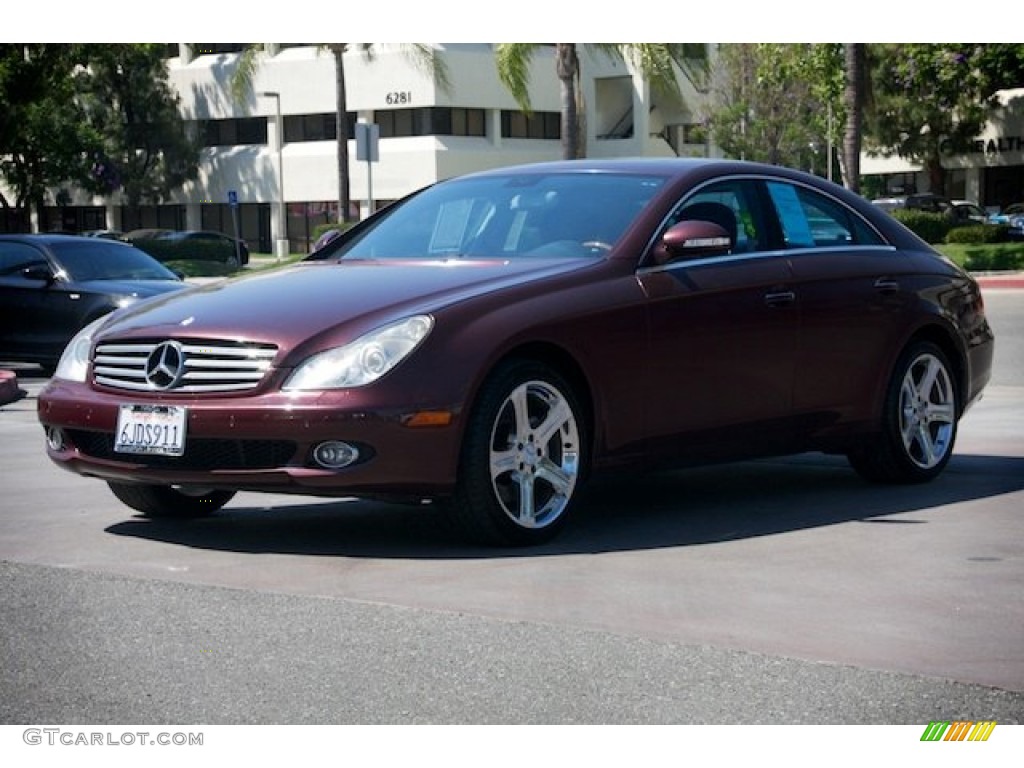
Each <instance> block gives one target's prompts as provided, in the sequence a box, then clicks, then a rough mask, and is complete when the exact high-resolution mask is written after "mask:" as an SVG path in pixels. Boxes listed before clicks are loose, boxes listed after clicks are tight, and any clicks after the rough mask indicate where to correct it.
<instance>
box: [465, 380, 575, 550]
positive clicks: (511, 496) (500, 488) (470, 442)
mask: <svg viewBox="0 0 1024 768" xmlns="http://www.w3.org/2000/svg"><path fill="white" fill-rule="evenodd" d="M585 438H586V431H585V424H584V421H583V418H582V412H581V410H580V406H579V403H578V400H577V398H576V396H575V394H574V392H573V390H572V387H571V386H570V385H569V383H568V382H567V381H565V379H564V378H563V377H562V376H560V375H559V374H558V373H557V372H555V371H553V370H551V369H550V368H548V367H547V366H544V365H541V364H539V363H536V362H531V361H510V362H507V363H505V364H503V365H502V366H500V367H499V368H498V369H497V370H496V371H495V373H494V374H493V375H492V376H491V378H490V379H489V381H488V382H487V384H486V385H485V387H484V389H483V391H482V394H481V396H480V398H479V400H478V402H477V405H476V407H475V408H474V410H473V412H472V414H471V416H470V422H469V424H468V426H467V431H466V438H465V442H464V445H463V448H462V459H461V462H460V467H459V479H458V484H457V488H456V493H455V495H454V498H453V499H452V500H451V502H450V504H449V507H450V513H451V516H452V517H453V518H454V520H455V522H456V524H457V525H458V526H459V528H460V530H461V532H462V533H463V534H465V535H467V536H468V537H469V538H470V539H472V540H474V541H477V542H480V543H484V544H491V545H515V546H524V545H532V544H539V543H542V542H545V541H548V540H549V539H551V538H552V537H554V536H555V535H556V534H557V533H558V532H559V531H560V530H561V529H562V527H563V526H564V525H565V522H566V519H567V518H568V516H569V512H570V510H571V507H572V503H573V500H574V498H575V496H576V494H577V491H578V490H579V487H580V485H581V481H582V477H583V474H584V468H585V461H586V449H585Z"/></svg>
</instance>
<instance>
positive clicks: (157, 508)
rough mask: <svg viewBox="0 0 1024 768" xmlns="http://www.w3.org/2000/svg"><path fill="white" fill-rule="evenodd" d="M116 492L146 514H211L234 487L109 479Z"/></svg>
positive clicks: (126, 501) (224, 502)
mask: <svg viewBox="0 0 1024 768" xmlns="http://www.w3.org/2000/svg"><path fill="white" fill-rule="evenodd" d="M107 485H108V486H109V487H110V490H111V491H113V493H114V495H115V496H117V498H118V499H120V500H121V502H122V503H124V504H127V505H128V506H129V507H131V508H132V509H134V510H136V511H138V512H141V513H142V514H143V515H145V516H146V517H177V518H190V517H205V516H207V515H212V514H213V513H214V512H216V511H217V510H218V509H220V508H221V507H223V506H224V505H225V504H227V503H228V502H229V501H231V499H232V498H234V495H235V492H234V491H217V490H212V489H208V488H195V489H190V488H181V489H179V488H172V487H170V486H166V485H140V484H136V483H115V482H108V483H107Z"/></svg>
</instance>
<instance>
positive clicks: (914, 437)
mask: <svg viewBox="0 0 1024 768" xmlns="http://www.w3.org/2000/svg"><path fill="white" fill-rule="evenodd" d="M899 412H900V434H901V436H902V438H903V447H904V450H905V451H906V453H907V457H908V458H909V459H910V460H911V461H912V462H913V463H914V464H916V465H917V466H918V467H920V468H921V469H931V468H932V467H934V466H936V465H937V464H938V463H939V462H941V461H942V460H943V459H944V458H945V457H946V454H947V453H948V452H949V451H950V450H951V449H952V445H953V436H954V434H955V431H956V430H955V426H956V394H955V391H954V389H953V384H952V382H951V381H950V378H949V372H948V371H947V370H946V366H945V365H944V364H943V363H942V361H940V360H939V359H938V358H937V357H935V356H934V355H932V354H928V353H924V354H922V355H920V356H919V357H917V358H916V359H915V360H914V361H913V362H912V363H911V364H910V366H909V367H908V368H907V372H906V374H905V375H904V377H903V383H902V385H901V388H900V411H899Z"/></svg>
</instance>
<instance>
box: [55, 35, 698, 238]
mask: <svg viewBox="0 0 1024 768" xmlns="http://www.w3.org/2000/svg"><path fill="white" fill-rule="evenodd" d="M432 47H433V49H434V51H435V54H436V57H437V59H438V60H439V61H440V62H442V63H443V66H444V70H445V71H446V72H447V75H448V80H449V83H448V87H442V86H441V85H439V83H438V82H437V79H436V78H435V77H433V76H432V74H431V73H429V72H427V71H426V70H425V68H424V67H423V65H422V64H418V63H417V60H416V59H415V57H413V56H412V55H410V51H409V48H408V46H399V45H385V44H381V45H375V46H374V49H373V54H372V56H370V57H368V56H366V55H365V54H364V53H363V52H361V51H359V50H352V51H349V52H347V53H346V54H345V61H344V64H345V81H346V90H347V94H346V96H347V98H346V100H347V108H348V113H349V114H348V119H349V122H350V125H352V127H354V124H356V123H366V124H373V125H376V126H377V130H379V135H380V140H379V144H378V148H379V160H378V161H377V162H373V163H372V164H371V163H367V162H362V161H359V160H357V147H356V142H355V141H354V140H350V141H349V148H348V150H349V151H348V154H349V163H350V175H349V178H350V185H351V189H350V195H351V198H352V200H353V202H354V204H355V205H357V206H358V208H359V211H358V213H359V215H360V216H363V215H365V214H366V213H367V212H369V210H370V208H371V201H372V204H374V205H375V206H376V207H379V206H380V205H383V204H386V203H388V202H391V201H394V200H396V199H398V198H400V197H403V196H404V195H406V194H408V193H410V192H412V191H414V190H416V189H418V188H420V187H423V186H425V185H428V184H431V183H433V182H435V181H438V180H441V179H445V178H449V177H452V176H456V175H459V174H463V173H467V172H472V171H476V170H482V169H487V168H494V167H500V166H507V165H513V164H518V163H527V162H534V161H542V160H555V159H558V158H559V157H560V154H561V148H560V141H559V114H560V99H559V84H558V80H557V78H556V76H555V63H554V48H553V46H544V47H542V48H540V49H539V50H538V51H537V53H536V55H535V56H534V58H533V61H532V65H531V72H530V80H529V82H530V101H531V106H532V111H531V113H530V114H529V115H526V114H524V113H523V112H522V111H521V110H520V108H519V106H518V105H517V104H516V103H515V101H514V99H513V98H512V96H511V95H510V93H509V92H508V90H507V89H506V88H505V87H504V86H503V85H502V84H501V82H500V81H499V79H498V74H497V67H496V63H495V61H496V60H495V49H494V46H493V45H491V44H486V43H481V44H436V45H433V46H432ZM176 48H177V49H176V50H175V49H173V48H169V50H168V53H169V54H176V55H169V58H168V68H169V73H170V82H171V83H172V85H173V86H174V87H175V88H176V89H177V91H178V94H179V95H180V97H181V105H180V108H181V112H182V116H183V117H184V118H185V120H186V121H189V122H190V123H192V124H193V125H194V128H195V130H196V131H197V135H199V136H200V137H202V139H203V143H204V145H205V146H204V148H203V150H202V154H201V160H200V169H199V176H198V178H197V179H196V180H195V181H194V182H190V183H188V184H186V185H185V186H184V187H183V188H182V189H180V190H178V191H176V192H175V193H174V195H173V197H172V199H171V200H169V201H167V202H166V203H165V204H163V205H159V206H144V207H143V208H141V209H128V208H125V207H123V206H122V205H121V204H120V201H119V200H118V199H117V198H116V197H114V198H111V199H99V198H95V199H87V198H84V197H83V196H82V195H81V193H72V199H71V203H72V205H69V206H65V207H64V208H63V209H61V210H59V211H58V210H57V209H54V210H53V212H52V213H50V215H48V219H49V220H48V221H47V222H40V223H39V227H40V229H65V230H70V231H77V230H84V229H96V228H103V227H109V228H113V229H119V230H126V231H127V230H131V229H138V228H145V227H164V228H174V229H212V230H218V231H222V232H225V233H227V234H233V233H234V230H235V226H236V222H235V219H236V217H237V227H238V230H239V234H240V235H241V237H242V238H243V239H245V240H246V241H247V243H248V244H249V246H250V248H251V249H253V250H255V251H259V252H270V251H276V252H282V251H285V250H288V251H291V252H305V251H306V250H308V248H309V245H310V242H311V240H312V238H313V230H314V228H315V227H316V226H317V225H318V224H323V223H327V222H329V221H333V220H335V219H336V213H337V201H338V197H339V190H338V170H337V143H336V133H335V125H336V112H335V109H336V95H335V64H334V57H333V55H332V54H331V53H330V52H329V51H326V50H321V49H319V48H318V47H317V46H314V45H292V44H266V45H264V46H263V49H262V50H261V51H260V52H259V53H258V56H257V66H256V68H255V72H254V76H253V83H252V86H253V87H252V94H251V95H250V96H249V97H248V99H246V100H245V101H241V102H239V101H237V100H236V99H235V98H233V97H232V95H231V89H230V80H231V76H232V74H233V73H234V72H235V70H236V69H237V66H238V63H239V60H240V57H241V56H242V53H241V50H242V46H241V45H237V44H216V43H215V44H202V43H199V44H187V43H182V44H178V45H177V47H176ZM579 53H580V58H581V73H582V76H581V82H582V90H583V97H584V100H585V103H586V118H587V119H586V145H587V155H588V156H590V157H611V156H641V155H643V156H672V155H676V154H680V155H702V154H706V153H707V152H708V151H709V148H708V147H706V146H705V145H703V144H687V143H686V140H687V136H690V135H692V133H693V132H692V130H691V128H692V127H693V126H694V125H695V124H697V123H699V117H698V114H699V104H700V101H701V99H702V98H703V97H702V95H701V93H700V92H699V90H698V88H697V85H696V84H695V81H699V78H697V77H693V76H692V75H690V74H688V73H684V72H682V71H679V72H678V81H679V85H680V90H681V92H682V100H681V101H678V100H674V99H667V98H666V99H662V100H659V99H658V98H657V97H656V96H654V95H653V94H652V89H651V88H650V86H649V84H648V83H647V82H646V81H645V80H644V78H643V77H641V76H640V74H639V73H638V72H637V71H636V70H635V69H634V68H633V67H632V66H631V65H630V64H629V63H628V62H625V61H623V60H622V59H619V58H614V57H610V56H608V55H606V54H604V53H601V52H599V51H592V50H591V49H589V48H587V47H586V46H582V45H581V46H580V47H579ZM706 63H707V62H706V60H705V62H704V64H705V65H706ZM696 69H699V67H697V68H695V71H696ZM350 135H351V134H350ZM282 190H283V196H282ZM229 200H230V201H236V203H237V204H236V205H232V204H231V202H229ZM55 224H56V226H55Z"/></svg>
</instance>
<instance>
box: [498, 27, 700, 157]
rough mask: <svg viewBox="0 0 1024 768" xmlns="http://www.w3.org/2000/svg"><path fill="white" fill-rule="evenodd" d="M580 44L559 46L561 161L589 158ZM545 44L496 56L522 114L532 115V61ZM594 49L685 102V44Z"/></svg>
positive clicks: (506, 47) (501, 49)
mask: <svg viewBox="0 0 1024 768" xmlns="http://www.w3.org/2000/svg"><path fill="white" fill-rule="evenodd" d="M576 45H577V44H576V43H555V44H554V46H555V75H556V77H557V78H558V82H559V99H560V102H561V142H562V158H563V159H566V160H572V159H575V158H578V157H585V156H586V105H585V103H584V99H583V92H582V89H581V88H580V60H579V54H578V51H577V48H576ZM542 47H544V46H543V45H542V44H540V43H503V44H500V45H498V47H497V49H496V52H495V56H496V63H497V67H498V78H499V79H500V80H501V82H502V83H503V84H504V85H505V87H506V88H508V90H509V92H510V93H511V94H512V97H513V98H514V99H515V100H516V103H517V104H518V105H519V107H520V109H522V110H523V111H524V112H526V113H529V112H531V111H532V107H531V104H530V93H529V85H530V82H529V70H530V62H531V61H532V59H533V56H534V55H535V54H536V53H537V51H538V50H539V49H540V48H542ZM593 47H594V48H596V49H598V50H600V51H602V52H603V53H604V54H606V55H608V56H613V57H618V58H622V59H626V60H628V61H629V62H630V63H632V64H633V65H634V66H635V67H637V69H639V71H640V72H641V74H642V75H643V77H645V78H646V79H647V80H648V81H649V82H650V83H651V86H652V87H653V88H654V89H655V90H656V91H660V92H661V93H662V94H663V95H668V96H669V97H671V98H681V94H680V91H679V83H678V81H677V79H676V72H675V66H679V67H680V68H683V69H684V71H688V70H689V64H690V60H691V59H692V56H691V55H690V54H691V50H690V46H688V45H685V44H680V43H604V44H594V46H593Z"/></svg>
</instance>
